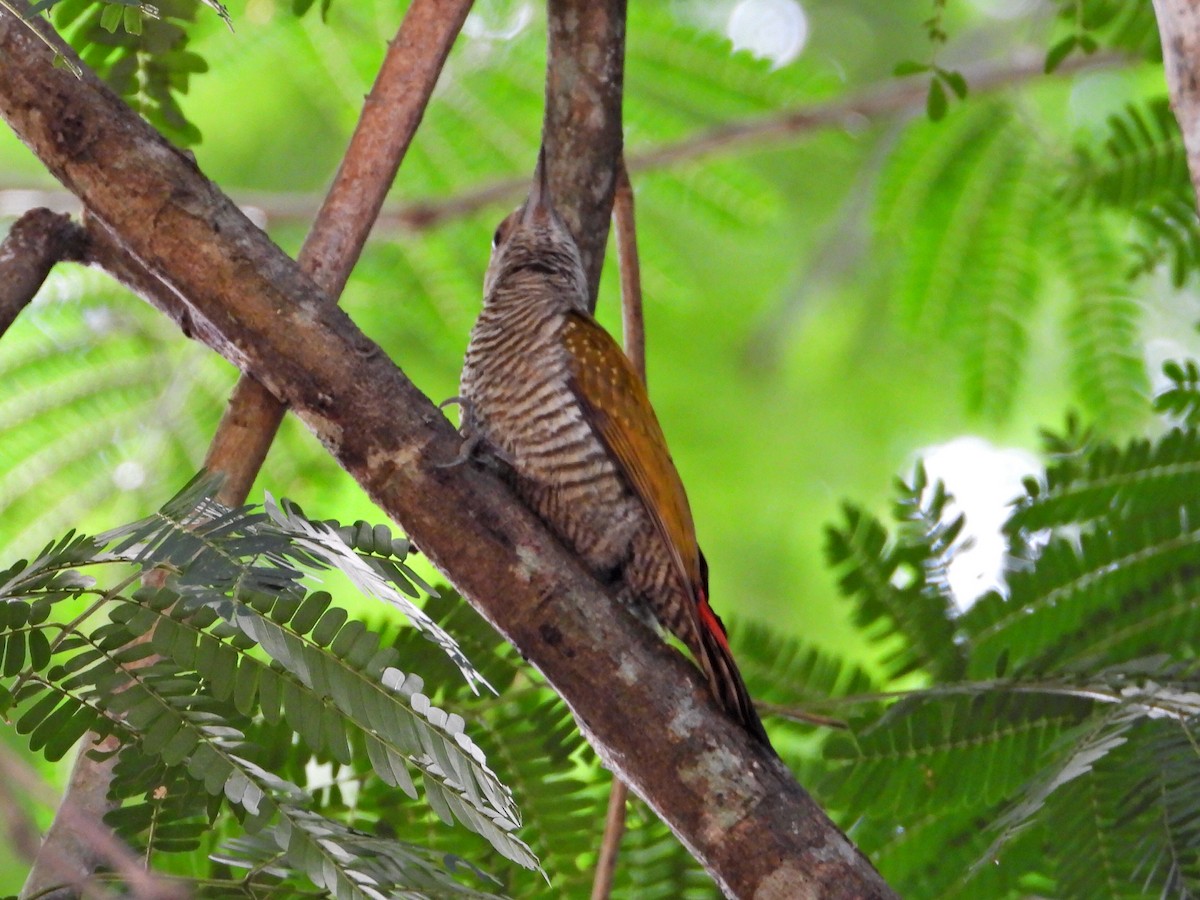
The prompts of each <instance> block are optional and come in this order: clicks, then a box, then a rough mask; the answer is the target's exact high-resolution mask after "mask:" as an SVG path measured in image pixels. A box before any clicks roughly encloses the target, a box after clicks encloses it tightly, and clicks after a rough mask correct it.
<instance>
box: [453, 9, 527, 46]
mask: <svg viewBox="0 0 1200 900" xmlns="http://www.w3.org/2000/svg"><path fill="white" fill-rule="evenodd" d="M505 7H509V8H507V9H506V8H505ZM532 21H533V5H532V4H529V3H520V4H517V5H515V6H510V5H509V4H507V3H497V2H492V3H477V4H476V5H475V8H474V9H473V10H472V11H471V13H470V15H468V16H467V20H466V21H465V22H464V23H463V28H462V31H463V34H465V35H466V36H467V37H469V38H476V39H478V40H484V41H511V40H512V39H513V38H515V37H516V36H517V35H519V34H520V33H521V32H522V31H524V30H525V28H526V27H527V26H528V25H529V23H530V22H532Z"/></svg>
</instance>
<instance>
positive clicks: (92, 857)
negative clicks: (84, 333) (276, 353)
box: [27, 0, 471, 887]
mask: <svg viewBox="0 0 1200 900" xmlns="http://www.w3.org/2000/svg"><path fill="white" fill-rule="evenodd" d="M470 8H471V0H414V2H413V3H412V5H411V6H410V7H409V9H408V12H407V13H406V14H405V17H404V20H403V22H402V23H401V25H400V30H399V33H398V34H397V36H396V38H395V39H394V40H393V41H392V43H391V44H390V45H389V47H388V51H387V54H386V56H385V58H384V62H383V65H382V66H381V68H380V71H379V75H378V77H377V78H376V82H375V85H374V87H373V88H372V90H371V93H370V95H368V97H367V100H366V103H365V105H364V107H363V112H362V115H361V116H360V118H359V122H358V126H357V127H356V129H355V132H354V134H353V136H352V137H351V140H350V145H349V147H348V148H347V151H346V155H345V157H344V158H343V161H342V165H341V167H340V168H339V170H338V173H337V175H336V177H335V179H334V183H333V186H332V187H331V188H330V191H329V194H328V196H327V198H326V200H325V203H324V204H323V205H322V207H321V210H320V212H319V213H318V214H317V218H316V221H315V222H314V224H313V228H312V230H311V232H310V233H309V235H308V238H307V240H306V241H305V243H304V247H303V249H302V250H301V252H300V265H301V266H302V267H303V268H304V269H305V271H306V272H307V274H308V275H309V277H310V278H311V279H312V281H313V282H315V283H316V284H317V285H318V286H319V287H320V288H321V289H322V290H323V291H324V293H325V295H326V297H327V298H336V297H337V296H338V295H339V294H340V293H341V290H342V288H343V287H344V285H345V283H346V279H347V278H348V277H349V274H350V271H351V269H353V267H354V264H355V262H356V261H357V260H358V257H359V254H360V253H361V252H362V248H363V245H364V244H365V243H366V240H367V236H368V234H369V233H370V229H371V225H372V223H373V222H374V219H375V216H376V215H377V213H378V212H379V209H380V208H381V207H382V205H383V200H384V198H385V197H386V196H387V192H388V190H389V189H390V188H391V184H392V181H393V179H394V178H395V175H396V172H397V170H398V169H399V166H400V162H401V160H402V159H403V158H404V153H405V151H406V150H407V148H408V145H409V143H410V142H411V140H412V137H413V134H414V133H415V132H416V129H417V125H418V124H419V123H420V120H421V116H422V114H423V112H424V109H425V106H426V105H427V104H428V102H429V97H430V96H431V95H432V93H433V87H434V85H435V84H436V83H437V78H438V75H439V74H440V73H441V70H442V66H443V65H444V64H445V60H446V56H447V54H448V53H449V52H450V47H451V46H452V45H453V43H454V39H455V37H456V36H457V35H458V32H459V30H460V29H461V28H462V23H463V21H464V20H465V19H466V16H467V13H468V11H469V10H470ZM103 221H104V217H103V216H100V217H97V227H96V228H94V238H95V240H94V249H95V257H94V258H95V259H97V260H100V261H103V262H105V263H106V264H107V265H109V266H110V267H111V269H112V271H114V273H115V274H116V276H117V277H118V278H119V280H121V281H122V282H123V283H125V284H127V285H131V286H135V287H138V288H141V289H144V295H145V296H146V297H147V299H150V300H151V301H152V302H153V301H156V300H157V301H164V300H165V301H166V302H167V305H168V308H169V309H171V310H172V311H173V318H175V319H176V321H177V322H180V324H181V326H182V327H183V328H184V330H185V332H188V333H197V336H199V337H204V336H205V334H204V333H203V332H206V331H207V330H208V329H209V328H210V325H209V323H208V322H206V321H204V320H203V319H200V320H197V321H193V317H192V316H191V315H190V314H189V313H188V312H187V311H186V307H183V306H182V304H179V303H178V302H177V301H178V293H179V292H177V291H176V290H175V289H174V288H173V287H172V286H171V283H170V280H169V279H163V278H161V277H159V276H158V274H157V273H156V272H155V270H154V268H153V267H152V266H147V265H145V264H144V262H143V260H142V259H141V258H139V256H138V254H137V253H136V252H133V251H132V250H131V248H129V247H128V246H127V245H126V244H125V242H124V241H122V240H121V237H120V235H119V231H117V230H114V229H110V228H109V227H107V225H105V226H103V227H100V226H99V222H103ZM329 302H332V301H329ZM284 411H285V407H284V405H283V404H282V403H280V402H279V401H278V400H277V399H276V398H275V397H274V396H273V395H272V394H271V393H270V391H269V390H267V388H265V387H263V386H262V385H261V384H260V383H259V382H258V381H256V380H254V379H253V378H252V377H251V376H249V375H245V374H244V375H243V376H242V377H241V378H240V379H239V381H238V384H237V386H236V387H235V389H234V392H233V394H232V396H231V398H230V401H229V404H228V405H227V407H226V411H225V416H224V417H223V418H222V420H221V424H220V426H219V427H218V429H217V432H216V435H215V436H214V438H213V441H212V444H211V445H210V447H209V450H208V455H207V457H206V459H205V464H206V466H207V467H209V468H210V469H212V470H214V471H218V472H221V473H222V474H224V475H225V481H224V482H223V484H222V487H221V491H220V494H219V499H220V500H221V502H223V503H225V504H226V505H230V506H237V505H239V504H241V503H243V502H244V501H245V498H246V496H247V494H248V493H249V490H250V486H251V484H252V483H253V481H254V479H255V477H256V476H257V474H258V471H259V469H260V468H261V466H262V463H263V460H264V459H265V458H266V454H267V450H268V449H269V447H270V445H271V442H272V441H273V440H274V437H275V434H276V432H277V431H278V428H279V424H280V422H281V421H282V419H283V414H284ZM97 740H98V739H97V738H96V737H95V736H94V735H89V736H88V737H87V738H85V744H84V746H85V747H89V748H90V747H91V746H92V745H93V744H94V743H95V742H96V741H97ZM110 749H113V748H110ZM114 760H115V755H114V754H110V755H109V758H108V759H96V758H94V757H93V755H91V754H89V753H85V752H81V753H79V755H78V756H77V757H76V759H75V764H74V768H73V769H72V775H71V779H70V782H69V784H68V789H67V793H66V795H65V796H64V798H63V802H62V804H61V805H60V807H59V812H58V814H57V815H56V816H55V821H54V824H53V825H52V827H51V830H50V832H49V833H48V835H47V837H46V841H45V842H44V844H43V848H42V851H41V853H39V855H38V859H37V860H36V861H35V863H34V866H33V868H32V870H31V872H30V875H29V879H28V881H27V887H29V886H30V885H45V884H47V883H53V882H48V879H51V878H53V877H54V876H55V874H56V873H57V872H59V871H61V870H62V867H63V866H64V865H65V866H68V867H69V868H70V869H71V870H73V871H75V872H78V871H81V870H82V871H83V872H85V873H90V872H91V871H93V870H94V869H95V867H96V864H97V857H96V852H97V849H98V845H97V840H96V838H95V835H91V834H89V835H81V834H80V833H79V829H78V828H77V827H76V826H77V824H78V823H79V822H81V821H84V822H86V821H96V822H99V820H100V818H101V816H102V815H103V812H104V811H105V810H106V809H107V806H108V801H107V799H106V798H107V793H108V787H109V784H110V783H111V780H112V769H113V763H114Z"/></svg>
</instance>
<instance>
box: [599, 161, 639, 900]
mask: <svg viewBox="0 0 1200 900" xmlns="http://www.w3.org/2000/svg"><path fill="white" fill-rule="evenodd" d="M613 222H614V225H615V229H616V236H617V263H618V267H619V269H620V273H621V325H622V332H623V337H624V344H625V355H626V356H628V357H629V361H630V362H631V363H633V368H634V369H635V370H636V371H637V373H638V375H639V376H640V377H641V379H642V383H643V384H645V383H646V327H645V320H644V319H643V317H642V277H641V270H640V267H639V265H638V253H637V227H636V224H635V222H634V217H633V186H632V185H631V184H630V183H629V172H627V171H626V169H625V160H624V159H619V160H618V161H617V188H616V193H615V195H614V197H613ZM628 799H629V788H628V787H627V786H626V784H625V782H623V781H622V780H621V779H620V778H617V777H615V776H614V778H613V781H612V787H611V788H610V789H609V794H608V813H607V815H605V817H604V838H603V840H602V841H601V842H600V854H599V856H598V858H597V860H596V875H595V877H594V878H593V880H592V898H591V900H608V896H609V895H610V894H611V893H612V884H613V876H614V874H615V873H616V869H617V857H618V855H619V854H620V851H621V837H622V835H624V834H625V810H626V801H627V800H628Z"/></svg>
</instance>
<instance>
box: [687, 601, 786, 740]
mask: <svg viewBox="0 0 1200 900" xmlns="http://www.w3.org/2000/svg"><path fill="white" fill-rule="evenodd" d="M698 612H699V614H700V651H701V652H700V654H699V656H700V660H699V661H700V664H701V665H702V666H703V667H704V673H705V675H707V676H708V683H709V687H710V688H711V689H712V692H713V695H714V696H715V697H716V698H717V700H719V701H720V703H721V705H722V706H724V707H725V709H726V710H727V711H728V712H729V714H730V715H731V716H733V717H734V718H735V719H737V720H738V721H739V722H741V723H742V725H743V726H745V728H746V730H747V731H749V732H750V733H751V734H752V735H754V736H755V737H756V738H758V739H759V740H760V741H762V742H763V743H764V744H766V745H767V746H768V747H770V746H771V740H770V738H768V737H767V731H766V729H765V728H763V723H762V720H761V719H759V717H758V712H757V710H755V708H754V701H753V700H751V699H750V692H749V691H748V690H746V682H744V681H743V680H742V674H741V672H739V671H738V667H737V663H736V662H734V660H733V653H732V652H731V651H730V649H729V640H728V638H727V637H726V636H725V626H724V625H723V624H721V620H720V618H718V616H717V614H716V613H715V612H713V611H712V607H711V606H709V605H708V598H707V597H703V596H702V597H700V603H699V609H698Z"/></svg>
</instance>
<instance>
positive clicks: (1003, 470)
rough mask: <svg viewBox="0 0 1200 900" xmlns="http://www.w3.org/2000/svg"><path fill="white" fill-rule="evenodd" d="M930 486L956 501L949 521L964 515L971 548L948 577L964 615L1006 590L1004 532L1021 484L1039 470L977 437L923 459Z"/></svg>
mask: <svg viewBox="0 0 1200 900" xmlns="http://www.w3.org/2000/svg"><path fill="white" fill-rule="evenodd" d="M920 455H921V456H922V458H923V459H924V460H925V468H926V471H927V472H928V473H929V480H930V482H935V481H941V482H943V483H944V484H945V485H946V490H947V491H948V492H949V493H950V494H952V495H953V497H954V500H953V502H952V503H950V504H948V505H947V510H946V512H947V516H948V517H950V518H953V517H954V516H956V515H958V514H959V513H963V514H965V515H966V518H967V522H966V526H965V527H964V529H963V533H962V536H961V537H960V540H962V541H963V543H964V544H966V543H968V542H969V544H970V546H967V547H965V549H962V550H960V551H959V552H958V553H956V554H955V556H954V559H953V561H952V562H951V563H950V566H949V569H948V571H947V573H946V575H947V580H948V581H949V583H950V590H951V591H952V592H953V594H954V600H955V602H956V603H957V604H958V606H959V608H960V609H967V608H968V607H970V606H971V604H972V603H974V602H975V601H976V600H977V599H979V597H981V596H982V595H983V594H985V593H987V592H988V591H990V590H993V589H1002V588H1003V587H1004V578H1003V569H1004V555H1005V551H1006V544H1005V540H1004V536H1003V534H1002V532H1001V528H1002V526H1003V525H1004V522H1005V520H1006V519H1007V518H1008V515H1009V512H1010V505H1011V503H1012V501H1013V500H1014V499H1016V498H1017V497H1018V496H1019V495H1020V494H1021V492H1022V487H1021V481H1022V479H1023V478H1025V477H1026V476H1028V475H1031V474H1033V473H1034V472H1037V471H1039V469H1040V468H1041V467H1040V466H1039V464H1038V461H1037V459H1036V458H1035V457H1034V456H1033V454H1031V453H1029V452H1027V451H1025V450H1017V449H1002V448H1000V447H996V446H994V445H992V444H990V443H989V442H987V441H985V440H983V439H982V438H978V437H970V436H968V437H960V438H955V439H954V440H952V441H947V442H946V443H944V444H938V445H936V446H934V447H929V448H927V449H925V450H924V451H922V452H921V454H920Z"/></svg>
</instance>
